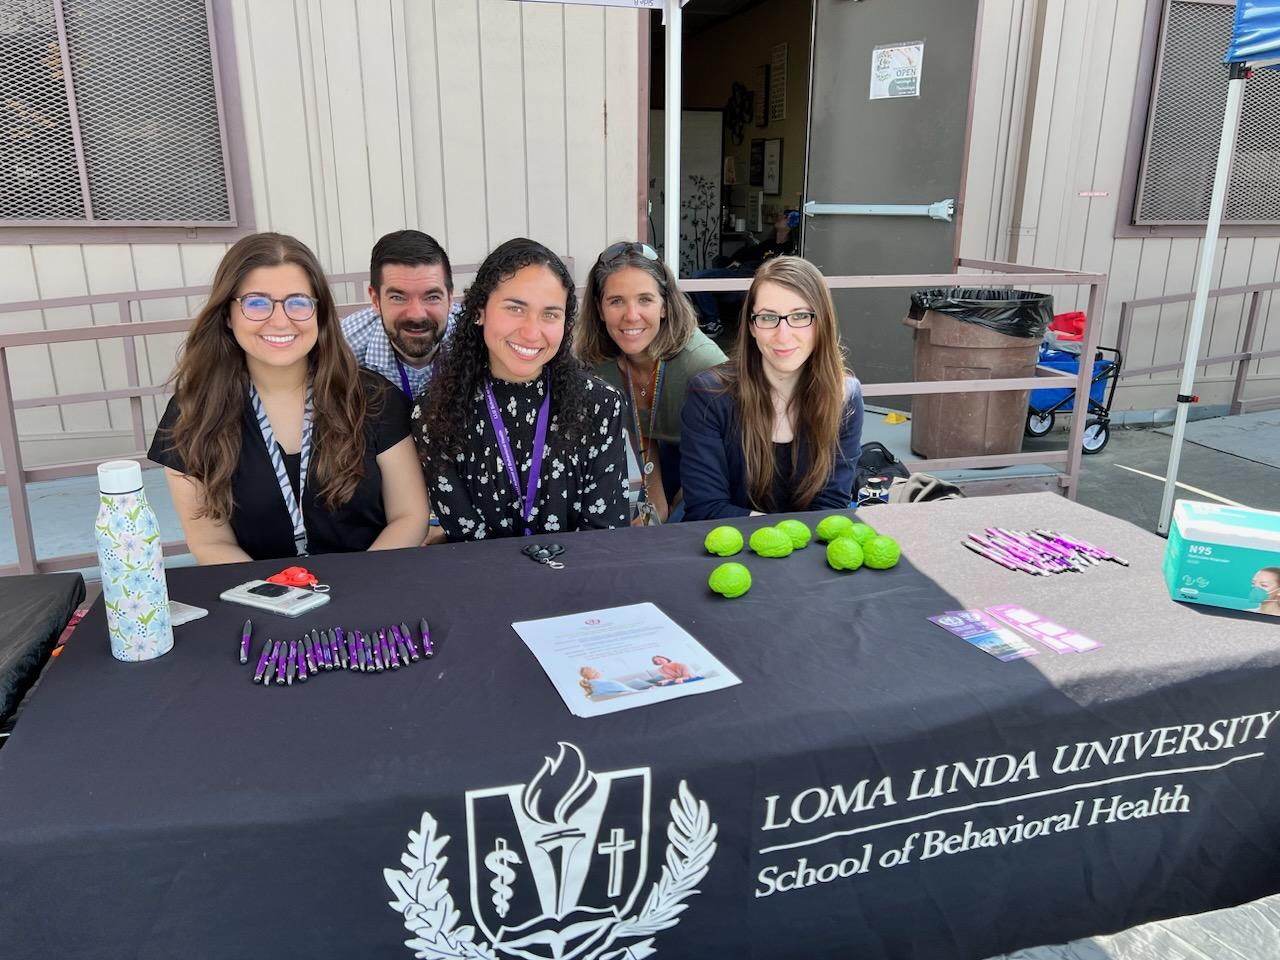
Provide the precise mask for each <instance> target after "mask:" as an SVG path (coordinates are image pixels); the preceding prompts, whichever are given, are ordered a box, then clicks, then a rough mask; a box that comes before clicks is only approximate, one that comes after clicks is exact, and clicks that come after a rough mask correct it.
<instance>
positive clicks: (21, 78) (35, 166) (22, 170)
mask: <svg viewBox="0 0 1280 960" xmlns="http://www.w3.org/2000/svg"><path fill="white" fill-rule="evenodd" d="M84 216H85V212H84V201H83V198H82V197H81V193H80V176H79V173H78V171H77V169H76V153H75V144H74V142H73V140H72V136H71V119H70V116H69V115H68V113H67V90H66V83H65V81H64V79H63V74H62V56H61V54H60V52H59V48H58V27H57V23H56V22H55V20H54V16H53V3H52V0H26V2H13V0H0V223H3V222H4V221H6V220H70V221H77V220H83V219H84Z"/></svg>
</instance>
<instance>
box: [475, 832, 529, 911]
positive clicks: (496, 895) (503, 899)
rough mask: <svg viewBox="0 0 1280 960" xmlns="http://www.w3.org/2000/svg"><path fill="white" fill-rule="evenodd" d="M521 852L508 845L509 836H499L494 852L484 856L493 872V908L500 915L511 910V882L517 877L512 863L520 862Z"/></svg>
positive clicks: (485, 861) (490, 885)
mask: <svg viewBox="0 0 1280 960" xmlns="http://www.w3.org/2000/svg"><path fill="white" fill-rule="evenodd" d="M523 862H524V861H523V860H521V859H520V854H518V853H516V852H515V851H514V850H512V849H511V848H510V847H508V846H507V838H506V837H499V838H498V839H497V841H496V842H495V843H494V845H493V852H492V853H490V854H489V855H488V856H487V857H485V858H484V865H485V867H486V868H488V870H489V872H490V873H492V874H493V880H491V881H490V882H489V889H490V890H492V891H493V909H494V912H495V913H497V915H498V916H499V917H504V918H505V917H506V915H507V913H508V912H509V911H510V910H511V896H512V890H511V883H512V881H513V880H515V878H516V872H515V871H514V870H512V869H511V865H512V864H520V863H523Z"/></svg>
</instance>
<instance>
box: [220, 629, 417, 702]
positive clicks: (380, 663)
mask: <svg viewBox="0 0 1280 960" xmlns="http://www.w3.org/2000/svg"><path fill="white" fill-rule="evenodd" d="M419 628H420V632H419V636H418V637H417V638H415V637H414V635H413V631H412V630H410V629H409V627H408V626H407V625H406V624H404V623H393V624H391V626H389V627H379V628H378V629H377V630H376V631H375V630H369V631H367V632H361V631H359V630H350V631H344V630H343V629H342V628H341V627H330V628H328V629H326V630H312V631H311V632H310V633H304V634H303V635H302V636H301V637H300V638H299V639H297V640H267V641H266V642H265V643H264V644H263V645H262V652H261V653H260V654H259V655H258V666H257V668H256V669H255V670H254V671H253V682H254V683H261V684H263V685H264V686H269V685H271V682H272V677H274V678H275V683H276V684H277V685H279V686H290V685H292V684H293V681H294V680H297V681H298V682H299V683H305V682H306V681H307V678H308V677H313V676H315V675H316V674H318V673H326V672H331V671H333V670H350V671H353V672H356V673H382V672H383V671H384V670H399V669H400V668H401V667H402V666H404V667H407V666H408V665H409V664H411V663H416V662H418V661H419V660H430V659H431V658H432V657H433V656H435V652H436V650H435V644H433V643H432V642H431V629H430V627H428V626H427V621H426V620H425V619H424V620H421V621H419ZM252 638H253V621H252V620H246V621H245V622H244V630H243V631H242V633H241V637H240V662H241V663H242V664H247V663H248V662H249V645H250V643H251V642H252Z"/></svg>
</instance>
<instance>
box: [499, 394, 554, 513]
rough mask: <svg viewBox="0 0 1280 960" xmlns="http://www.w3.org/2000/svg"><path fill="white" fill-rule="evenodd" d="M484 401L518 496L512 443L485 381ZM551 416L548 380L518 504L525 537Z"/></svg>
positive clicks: (535, 494)
mask: <svg viewBox="0 0 1280 960" xmlns="http://www.w3.org/2000/svg"><path fill="white" fill-rule="evenodd" d="M484 402H485V405H486V406H488V408H489V422H490V423H491V424H493V432H494V434H496V435H497V437H498V451H499V452H500V453H501V454H502V464H503V466H505V467H506V468H507V477H508V479H510V480H511V487H512V489H513V490H515V492H516V496H517V497H519V496H520V474H519V473H518V472H517V471H516V458H515V455H514V454H513V453H512V452H511V440H510V438H509V437H508V436H507V426H506V424H504V423H503V422H502V411H501V410H499V409H498V401H497V400H495V399H494V396H493V385H492V384H491V383H490V382H489V381H488V380H487V379H486V380H485V382H484ZM550 416H551V379H550V378H548V379H547V392H546V396H544V397H543V398H542V406H541V407H539V408H538V425H537V427H536V428H535V430H534V432H533V459H532V461H530V463H529V482H528V484H527V485H526V486H525V494H524V498H523V499H522V500H521V501H520V516H521V517H523V518H524V535H525V536H526V537H532V536H533V530H532V529H531V528H530V527H529V521H530V520H532V519H533V504H534V497H535V496H537V493H538V483H539V480H540V475H541V473H542V448H543V446H544V444H545V443H546V440H547V420H548V419H550Z"/></svg>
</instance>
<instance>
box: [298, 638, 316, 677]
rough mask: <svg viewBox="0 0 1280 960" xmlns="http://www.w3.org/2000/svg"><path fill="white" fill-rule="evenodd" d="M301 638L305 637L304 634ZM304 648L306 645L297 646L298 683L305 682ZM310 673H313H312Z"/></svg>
mask: <svg viewBox="0 0 1280 960" xmlns="http://www.w3.org/2000/svg"><path fill="white" fill-rule="evenodd" d="M303 636H304V637H305V636H306V634H305V633H304V634H303ZM305 646H306V644H304V643H300V644H298V682H299V683H306V682H307V654H306V650H305V649H304V647H305ZM312 672H313V673H314V671H312Z"/></svg>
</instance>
